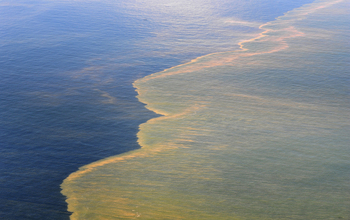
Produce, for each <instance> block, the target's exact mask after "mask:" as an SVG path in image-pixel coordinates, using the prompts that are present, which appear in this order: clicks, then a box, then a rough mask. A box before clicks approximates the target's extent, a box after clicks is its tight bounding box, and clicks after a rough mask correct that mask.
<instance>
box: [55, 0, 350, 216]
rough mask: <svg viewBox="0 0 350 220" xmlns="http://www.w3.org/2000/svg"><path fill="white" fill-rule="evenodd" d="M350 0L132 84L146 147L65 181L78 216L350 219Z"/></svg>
mask: <svg viewBox="0 0 350 220" xmlns="http://www.w3.org/2000/svg"><path fill="white" fill-rule="evenodd" d="M349 22H350V19H349V1H316V2H314V3H312V4H308V5H304V6H302V7H301V8H298V9H294V10H293V11H290V12H288V13H286V14H285V15H284V16H281V17H279V18H277V19H276V20H275V21H272V22H269V23H266V24H264V25H262V26H261V27H260V28H261V30H262V34H261V35H260V36H258V37H256V38H254V39H251V40H247V41H242V42H241V44H240V45H241V47H242V50H239V51H231V52H221V53H216V54H209V55H206V56H203V57H200V58H197V59H196V60H193V61H192V62H189V63H186V64H184V65H180V66H176V67H173V68H171V69H168V70H165V71H163V72H159V73H155V74H153V75H150V76H147V77H144V78H142V79H140V80H137V81H136V82H135V83H134V86H135V88H136V89H137V91H138V93H139V96H138V98H139V100H140V101H141V102H143V103H145V104H147V108H148V109H150V110H152V111H154V112H156V113H158V114H160V115H162V116H160V117H158V118H154V119H151V120H149V121H148V122H147V123H144V124H142V125H140V131H139V133H138V138H139V139H138V142H139V144H140V145H141V146H142V148H141V149H139V150H136V151H132V152H129V153H127V154H122V155H118V156H115V157H110V158H107V159H105V160H102V161H98V162H96V163H93V164H90V165H86V166H84V167H82V168H80V170H79V171H77V172H75V173H73V174H71V175H70V176H69V177H68V178H67V179H66V180H65V181H64V182H63V184H62V189H63V190H62V193H63V194H64V195H66V196H67V197H68V200H67V202H68V204H69V211H71V212H73V215H72V216H71V218H72V219H134V218H139V219H162V220H164V219H350V212H349V207H350V189H349V186H350V184H349V183H350V175H349V170H350V158H349V153H350V152H349V143H350V138H349V133H350V132H349V131H350V129H349V125H350V123H349V116H350V115H349V112H350V111H349V110H350V109H349V107H350V106H349V104H350V102H349V94H350V93H349V61H350V60H349V57H350V56H349V55H350V54H349V52H350V50H349V49H350V46H349V42H350V41H349V36H350V35H349V28H348V27H349Z"/></svg>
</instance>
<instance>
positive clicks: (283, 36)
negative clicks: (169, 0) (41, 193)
mask: <svg viewBox="0 0 350 220" xmlns="http://www.w3.org/2000/svg"><path fill="white" fill-rule="evenodd" d="M343 1H344V0H334V1H315V2H313V3H310V4H305V5H303V6H301V7H299V8H296V9H293V10H291V11H289V12H286V13H285V14H284V15H283V16H280V17H278V18H276V19H275V20H274V21H270V22H267V23H265V24H263V25H261V26H260V27H259V29H261V30H262V32H261V33H260V34H259V36H257V37H255V38H253V39H249V40H244V41H242V42H240V43H239V46H240V50H237V51H227V52H218V53H212V54H208V55H204V56H201V57H198V58H196V59H194V60H192V61H190V62H188V63H185V64H181V65H178V66H175V67H172V68H169V69H165V70H163V71H161V72H158V73H154V74H151V75H149V76H146V77H144V78H141V79H138V80H136V81H135V82H134V83H133V86H134V87H135V88H136V91H137V93H138V96H137V98H138V99H139V101H140V102H142V103H144V104H146V108H147V109H149V110H151V111H153V112H155V113H157V114H159V115H161V116H160V117H157V118H153V119H150V120H148V121H147V122H146V123H144V124H141V125H140V126H139V132H138V134H137V137H138V143H139V145H140V146H141V148H140V149H137V150H134V151H130V152H127V153H124V154H120V155H116V156H112V157H108V158H105V159H102V160H99V161H97V162H94V163H91V164H88V165H85V166H82V167H80V168H79V170H78V171H76V172H74V173H72V174H70V175H69V176H68V177H67V178H66V179H65V180H64V181H63V183H62V184H61V189H62V191H61V193H62V194H63V195H65V196H66V197H67V199H66V202H67V203H68V211H70V212H72V213H73V214H72V215H71V216H70V218H71V219H78V217H79V216H78V214H77V213H75V212H74V211H75V207H74V204H75V203H76V198H75V197H74V193H73V192H71V190H70V189H69V182H72V181H74V180H75V179H77V178H80V177H82V176H83V175H85V174H87V173H89V172H92V171H94V170H95V169H96V168H98V167H102V166H104V165H106V164H111V163H118V162H121V161H127V160H129V159H132V158H137V157H147V156H149V155H152V154H154V153H157V152H160V151H164V150H167V149H172V148H174V147H175V146H156V147H153V146H148V145H147V144H145V142H144V134H143V133H144V132H143V129H144V125H145V124H153V123H156V122H157V121H161V120H166V119H169V118H176V117H180V116H184V115H186V114H188V113H189V112H192V111H195V109H197V108H199V107H200V106H198V105H196V104H194V106H193V107H191V108H187V109H185V110H184V111H183V112H181V113H177V114H172V113H168V112H163V111H160V110H158V109H156V108H155V107H153V106H152V104H151V103H147V101H146V99H145V98H144V97H145V96H144V93H145V91H143V90H142V89H141V86H140V85H141V84H142V83H144V82H146V81H149V80H152V79H156V78H160V77H167V76H170V75H175V74H180V73H181V74H184V73H189V72H193V71H198V70H201V69H205V68H212V67H216V66H227V65H231V66H234V65H235V63H234V61H235V60H237V59H238V58H242V57H251V56H255V55H261V54H269V53H275V52H278V51H281V50H285V49H287V48H288V44H287V42H286V40H287V39H290V38H294V37H300V36H304V35H305V33H303V32H301V31H299V30H297V29H296V28H295V27H294V26H293V22H295V21H300V20H303V19H305V18H306V16H307V15H309V14H312V13H314V12H316V11H317V10H320V9H323V8H326V7H329V6H331V5H334V4H337V3H340V2H343ZM266 42H268V43H273V46H270V47H268V48H266V47H263V49H262V50H261V49H260V50H259V47H257V48H258V49H250V48H249V44H251V43H253V44H259V43H262V44H266ZM175 148H176V147H175Z"/></svg>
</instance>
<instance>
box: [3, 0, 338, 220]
mask: <svg viewBox="0 0 350 220" xmlns="http://www.w3.org/2000/svg"><path fill="white" fill-rule="evenodd" d="M310 2H311V1H293V2H290V1H277V0H276V1H268V2H267V1H254V2H248V3H247V2H241V1H220V2H216V3H215V4H213V3H212V2H206V1H201V2H196V1H195V2H193V3H192V4H193V5H192V4H189V3H186V2H181V1H180V2H173V1H166V2H158V1H149V2H147V1H144V2H138V1H120V2H118V3H115V2H112V1H104V2H98V1H87V2H79V1H78V2H69V1H57V2H51V1H23V2H20V1H18V2H17V3H13V2H11V1H1V2H0V10H1V13H0V16H1V23H0V46H1V48H0V71H1V73H0V74H1V80H0V109H1V110H0V141H1V142H0V151H1V153H0V157H1V158H0V163H1V166H0V169H1V172H0V179H1V180H0V184H1V185H0V193H1V194H0V200H1V202H0V216H1V218H3V219H68V217H69V215H70V213H69V212H67V211H66V210H67V206H66V203H65V201H64V200H65V197H64V196H63V195H61V194H60V190H61V189H60V184H61V183H62V181H63V180H64V179H65V178H66V177H67V176H68V175H69V174H70V173H72V172H74V171H76V170H77V169H78V167H80V166H82V165H85V164H89V163H91V162H93V161H97V160H99V159H102V158H105V157H108V156H112V155H116V154H120V153H123V152H126V151H130V150H133V149H137V148H138V147H139V146H138V144H137V138H136V133H137V132H138V126H139V125H140V124H141V123H143V122H145V121H147V120H148V119H150V118H152V117H155V116H156V114H154V113H152V112H150V111H148V110H146V109H145V108H144V105H143V104H142V103H140V102H138V100H137V99H136V98H135V96H136V92H135V91H134V88H133V87H132V83H133V82H134V81H135V80H136V79H139V78H142V77H144V76H146V75H149V74H152V73H155V72H159V71H161V70H163V69H165V68H169V67H172V66H175V65H177V64H180V63H184V62H186V61H189V60H190V59H192V58H196V57H198V56H200V55H204V54H207V53H212V52H219V51H225V50H231V49H235V48H238V46H237V44H235V43H236V42H239V41H240V40H242V39H249V38H250V37H248V36H250V34H252V36H253V35H254V34H256V33H258V32H259V30H258V26H259V24H262V23H265V22H267V21H271V20H274V19H275V18H276V17H278V16H280V15H282V14H283V13H285V12H287V11H290V10H292V9H294V8H297V7H300V6H301V5H304V4H306V3H310ZM190 6H193V7H194V8H191V7H190ZM198 6H200V7H198ZM151 9H152V10H151ZM185 9H187V10H188V11H186V10H185ZM208 11H210V12H211V13H207V12H208ZM180 12H181V13H180ZM165 15H166V16H165ZM232 18H235V19H239V20H240V21H242V22H243V21H244V22H250V23H249V24H245V25H237V26H234V27H232V26H218V25H216V24H214V25H210V24H211V23H214V21H216V20H220V19H227V20H228V22H231V21H232ZM230 19H231V20H230ZM233 22H236V23H237V21H236V20H235V21H233ZM334 59H335V60H337V59H338V58H337V57H335V58H334ZM276 71H278V70H276ZM324 77H331V79H330V80H339V81H341V80H342V79H343V78H342V76H341V75H340V76H324ZM271 80H272V81H273V82H276V83H274V85H279V86H281V87H283V85H284V84H286V85H289V84H290V80H287V79H285V78H282V79H281V78H280V79H277V78H274V79H271ZM292 80H295V78H293V79H292ZM322 82H323V81H322ZM307 83H317V82H315V81H312V80H310V81H305V84H306V85H305V87H307V86H308V85H307ZM330 90H332V88H330ZM315 93H317V91H315ZM280 95H281V96H282V95H283V94H280Z"/></svg>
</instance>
